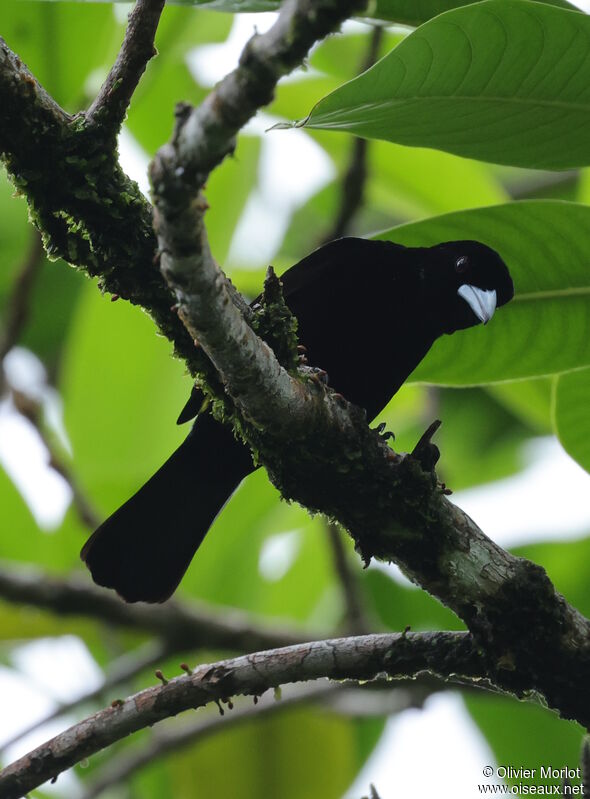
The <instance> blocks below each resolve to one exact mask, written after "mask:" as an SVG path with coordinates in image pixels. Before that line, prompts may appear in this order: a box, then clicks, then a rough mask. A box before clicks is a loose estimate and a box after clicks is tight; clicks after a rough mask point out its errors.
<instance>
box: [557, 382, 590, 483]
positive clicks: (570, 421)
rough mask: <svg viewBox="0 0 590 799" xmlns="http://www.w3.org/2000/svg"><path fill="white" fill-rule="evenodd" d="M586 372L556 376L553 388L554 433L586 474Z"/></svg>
mask: <svg viewBox="0 0 590 799" xmlns="http://www.w3.org/2000/svg"><path fill="white" fill-rule="evenodd" d="M589 408H590V369H580V370H579V371H577V372H568V373H567V374H564V375H559V377H558V378H557V380H556V384H555V394H554V406H553V413H554V417H553V418H554V424H555V432H556V433H557V436H558V438H559V440H560V442H561V444H562V446H563V448H564V449H565V451H566V452H567V453H568V454H569V455H571V456H572V458H574V459H575V460H576V461H577V462H578V463H579V464H580V466H582V467H583V468H584V469H586V471H587V472H590V415H589V413H588V409H589Z"/></svg>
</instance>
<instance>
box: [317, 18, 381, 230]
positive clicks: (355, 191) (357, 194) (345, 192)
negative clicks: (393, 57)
mask: <svg viewBox="0 0 590 799" xmlns="http://www.w3.org/2000/svg"><path fill="white" fill-rule="evenodd" d="M382 41H383V28H382V27H381V26H380V25H377V26H375V27H374V28H373V30H372V32H371V36H370V40H369V47H368V49H367V53H366V55H365V56H364V58H363V61H362V63H361V68H360V71H361V72H365V71H366V70H367V69H369V68H370V67H372V66H373V64H374V63H375V62H376V61H377V58H378V57H379V49H380V47H381V42H382ZM368 148H369V142H368V140H367V139H361V138H358V137H355V138H354V139H353V141H352V145H351V155H350V161H349V166H348V169H347V170H346V173H345V175H344V179H343V181H342V190H341V192H340V207H339V209H338V213H337V215H336V220H335V222H334V226H333V227H332V230H331V231H330V232H329V233H328V235H327V236H326V237H325V239H324V241H325V242H328V241H332V240H333V239H339V238H340V237H341V236H346V235H348V234H349V232H350V227H351V224H352V221H353V219H354V217H355V216H356V214H357V213H358V212H359V210H360V208H361V207H362V204H363V200H364V196H365V185H366V183H367V177H368V170H367V152H368Z"/></svg>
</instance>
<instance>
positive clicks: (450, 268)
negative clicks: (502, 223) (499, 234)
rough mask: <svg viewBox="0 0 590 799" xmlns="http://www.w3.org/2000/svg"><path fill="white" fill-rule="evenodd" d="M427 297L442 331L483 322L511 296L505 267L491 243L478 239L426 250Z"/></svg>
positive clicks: (512, 293) (454, 329)
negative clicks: (490, 245)
mask: <svg viewBox="0 0 590 799" xmlns="http://www.w3.org/2000/svg"><path fill="white" fill-rule="evenodd" d="M426 252H427V253H428V258H427V259H426V264H425V265H424V266H423V273H424V275H425V276H426V275H427V276H428V279H427V280H426V281H425V285H428V287H429V288H428V295H429V297H428V301H429V304H430V305H431V306H432V308H431V311H432V312H433V315H434V316H435V318H437V320H438V322H439V323H440V324H441V326H442V331H443V332H444V333H454V332H455V331H456V330H463V329H464V328H466V327H472V326H473V325H477V324H479V323H480V322H482V323H483V324H484V325H485V324H487V323H488V322H489V321H490V319H491V318H492V316H493V315H494V311H495V310H496V308H499V307H500V306H502V305H505V304H506V303H507V302H509V301H510V300H511V299H512V297H513V296H514V285H513V283H512V278H511V277H510V273H509V272H508V267H507V266H506V264H505V263H504V261H503V260H502V258H501V257H500V256H499V255H498V253H497V252H496V251H495V250H493V249H492V248H491V247H488V246H486V245H485V244H481V243H480V242H478V241H448V242H444V243H443V244H437V245H435V246H434V247H431V248H429V249H428V250H427V251H426Z"/></svg>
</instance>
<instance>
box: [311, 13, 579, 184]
mask: <svg viewBox="0 0 590 799" xmlns="http://www.w3.org/2000/svg"><path fill="white" fill-rule="evenodd" d="M589 45H590V18H588V17H587V16H586V15H584V14H580V13H578V12H575V11H567V10H564V9H561V8H554V7H552V6H549V5H545V4H543V3H533V2H527V0H485V1H484V2H482V3H476V4H474V5H469V6H465V7H463V8H458V9H456V10H453V11H449V12H447V13H445V14H442V15H441V16H439V17H436V18H434V19H432V20H430V22H427V23H425V24H424V25H423V26H421V27H420V28H419V29H418V30H416V31H414V32H413V33H412V34H411V35H410V36H408V37H406V38H405V39H404V40H403V41H402V42H401V43H400V44H399V45H398V46H397V47H396V48H395V49H394V50H392V51H391V53H389V55H388V56H386V57H385V58H384V59H382V60H381V61H379V62H378V63H377V64H376V65H375V66H374V67H372V68H371V69H370V70H368V71H367V72H365V73H363V74H362V75H360V76H359V77H358V78H356V79H355V80H352V81H350V82H349V83H346V84H344V85H343V86H342V87H340V88H339V89H337V90H336V91H334V92H332V94H329V95H328V96H327V97H324V98H323V99H322V100H320V102H319V103H317V105H316V106H315V107H314V108H313V110H312V112H311V114H310V116H309V117H308V119H307V120H305V124H306V125H307V126H308V127H312V128H325V129H331V130H341V131H347V132H349V133H355V134H357V135H360V136H365V137H367V138H377V139H385V140H387V141H394V142H397V143H399V144H406V145H412V146H423V147H435V148H438V149H441V150H448V151H449V152H453V153H457V154H458V155H464V156H468V157H470V158H477V159H480V160H485V161H492V162H496V163H501V164H513V165H515V166H526V167H534V168H545V169H566V168H570V167H574V166H582V165H585V164H590V139H588V137H587V136H585V135H582V133H581V131H582V130H584V129H585V128H587V127H588V126H589V125H590V47H589ZM557 143H559V145H558V146H556V144H557Z"/></svg>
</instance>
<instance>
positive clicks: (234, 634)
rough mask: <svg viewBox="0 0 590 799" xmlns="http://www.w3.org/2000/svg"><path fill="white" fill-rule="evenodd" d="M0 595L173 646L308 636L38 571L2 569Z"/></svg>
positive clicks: (265, 644)
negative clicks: (138, 599) (129, 599)
mask: <svg viewBox="0 0 590 799" xmlns="http://www.w3.org/2000/svg"><path fill="white" fill-rule="evenodd" d="M0 598H2V599H4V600H7V601H9V602H14V603H18V604H22V605H31V606H33V607H36V608H41V609H43V610H47V611H50V612H52V613H57V614H58V615H60V616H80V617H87V618H92V619H97V620H98V621H102V622H104V623H105V624H109V625H115V626H117V627H128V628H131V629H135V630H142V631H143V632H146V633H151V634H152V635H156V636H158V637H159V639H160V640H162V641H165V642H168V643H169V644H171V645H172V647H173V650H174V649H176V650H178V649H183V650H195V649H207V650H209V651H215V650H217V651H219V650H221V651H229V652H254V651H256V650H258V649H267V648H269V647H276V646H284V645H286V644H291V643H298V642H302V641H306V640H308V639H309V635H305V634H304V632H302V631H299V632H297V631H295V630H293V629H292V628H289V627H288V626H287V625H285V624H281V625H278V624H277V625H275V626H272V625H270V624H268V623H264V622H262V621H259V620H258V619H256V618H255V617H253V616H250V615H249V614H247V613H244V612H242V611H238V610H234V609H233V608H227V609H225V610H224V611H223V612H222V611H220V610H216V611H214V610H213V609H212V608H210V607H209V606H206V605H204V604H199V603H197V602H191V603H190V604H188V603H183V602H179V601H170V602H167V603H166V604H165V605H148V604H144V603H137V604H134V605H128V604H127V603H126V602H123V600H122V599H120V598H119V597H117V596H116V595H114V594H112V593H111V592H110V591H105V590H104V589H102V588H99V587H98V586H95V585H93V584H92V583H90V582H89V580H86V579H84V580H82V579H81V578H78V579H76V578H70V579H68V580H58V579H55V578H52V577H49V576H48V575H46V574H44V573H43V572H40V571H39V570H36V569H31V570H28V571H27V572H24V571H20V572H17V571H15V570H14V568H10V569H8V568H6V569H0Z"/></svg>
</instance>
